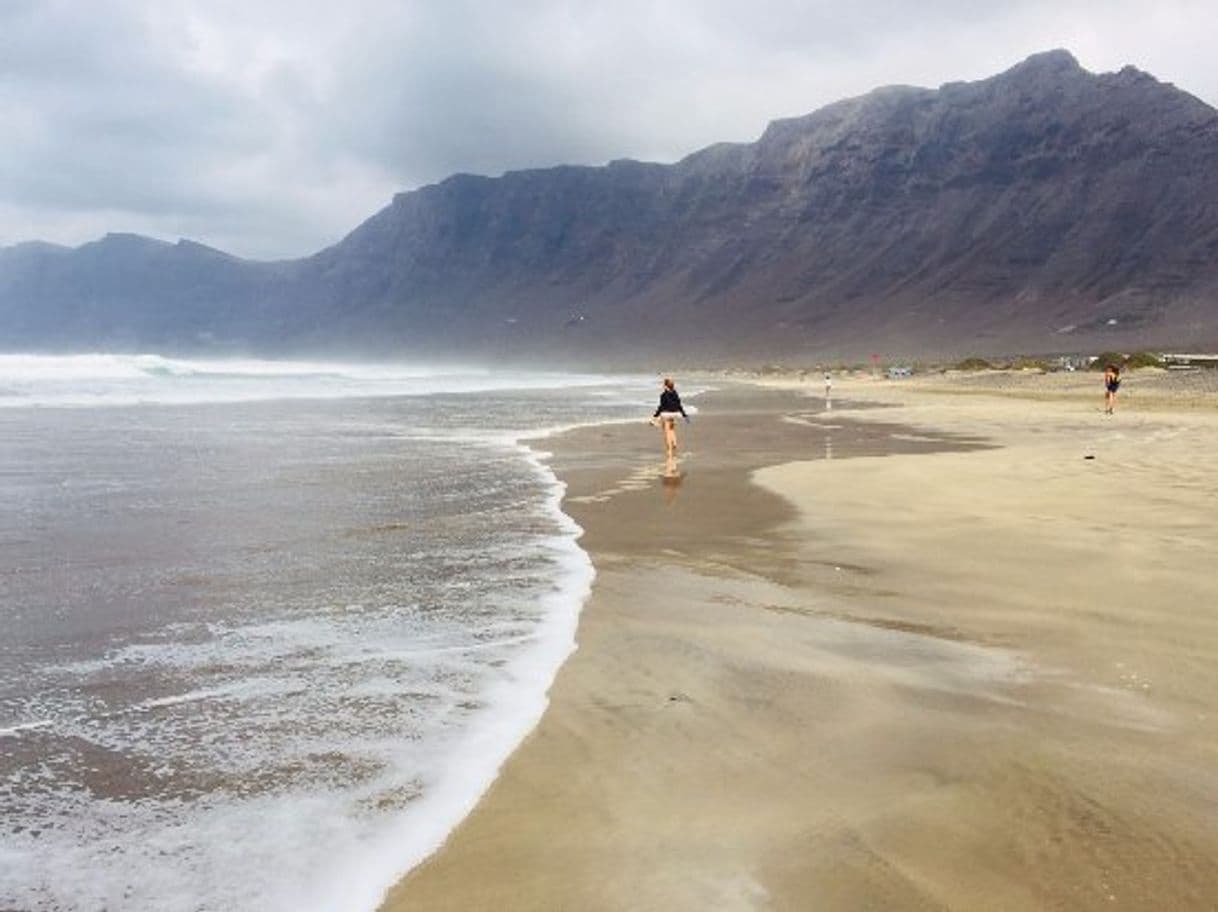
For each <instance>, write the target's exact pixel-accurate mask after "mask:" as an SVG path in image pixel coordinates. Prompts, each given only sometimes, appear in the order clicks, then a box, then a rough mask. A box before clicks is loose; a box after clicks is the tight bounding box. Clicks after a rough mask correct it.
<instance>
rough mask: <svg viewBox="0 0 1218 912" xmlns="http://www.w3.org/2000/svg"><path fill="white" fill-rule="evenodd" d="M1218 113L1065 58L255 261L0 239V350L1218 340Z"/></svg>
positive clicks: (433, 353)
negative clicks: (295, 255)
mask: <svg viewBox="0 0 1218 912" xmlns="http://www.w3.org/2000/svg"><path fill="white" fill-rule="evenodd" d="M1215 162H1218V111H1215V110H1214V109H1213V108H1211V107H1209V106H1208V105H1206V104H1205V103H1204V102H1202V101H1200V100H1198V99H1197V98H1195V97H1193V96H1192V95H1189V94H1188V93H1186V92H1184V91H1181V90H1179V89H1177V88H1175V87H1173V86H1171V85H1169V84H1166V83H1163V82H1160V81H1158V80H1156V79H1155V78H1154V77H1152V76H1150V75H1148V74H1146V73H1144V72H1142V71H1140V70H1138V69H1136V68H1134V67H1125V68H1124V69H1122V70H1120V71H1119V72H1115V73H1101V74H1094V73H1090V72H1088V71H1086V70H1085V69H1083V68H1082V67H1081V66H1080V65H1079V64H1078V62H1077V61H1076V60H1075V59H1074V57H1073V56H1071V55H1070V54H1069V53H1068V52H1066V51H1060V50H1058V51H1050V52H1047V53H1043V54H1037V55H1035V56H1033V57H1030V58H1028V59H1027V60H1025V61H1023V62H1022V63H1019V64H1018V65H1016V66H1014V67H1013V68H1011V69H1009V70H1007V71H1006V72H1004V73H1001V74H999V75H996V76H994V77H991V78H989V79H985V80H981V81H978V82H968V83H964V82H960V83H949V84H946V85H943V86H941V87H940V88H938V89H925V88H914V87H907V86H890V87H886V88H881V89H877V90H875V91H873V92H870V93H868V94H867V95H863V96H861V97H858V98H852V99H848V100H844V101H840V102H837V103H835V104H831V105H829V106H827V107H824V108H821V109H820V110H818V111H815V112H814V113H812V114H808V115H806V116H803V117H796V118H791V119H787V120H779V121H775V122H773V123H771V124H770V125H769V127H768V128H767V129H766V130H765V132H764V133H763V135H762V136H761V137H760V138H759V139H758V140H757V141H756V142H752V143H723V144H719V145H714V146H710V147H708V148H706V149H702V150H701V151H698V152H695V153H694V154H692V155H690V156H688V157H687V158H684V159H682V160H681V161H678V162H676V163H674V164H653V163H643V162H637V161H630V160H623V161H614V162H611V163H609V164H608V165H605V166H603V167H567V166H564V167H556V168H546V169H538V170H527V171H516V172H509V173H507V174H504V175H503V176H501V177H494V178H492V177H481V176H474V175H468V174H458V175H454V176H452V177H450V178H448V179H446V180H444V181H442V182H440V183H437V184H434V185H430V186H426V187H423V188H421V189H418V190H415V191H412V192H408V193H401V194H398V195H397V196H396V197H394V199H393V200H392V202H391V203H390V204H389V205H388V206H386V207H385V208H384V209H382V210H381V211H380V212H378V213H376V214H375V215H373V216H372V217H371V218H369V219H368V220H367V221H366V222H364V223H363V224H361V225H359V226H358V227H357V228H356V229H355V230H354V231H352V232H351V233H350V234H349V235H347V237H345V238H343V239H342V240H341V241H340V242H339V243H337V244H335V245H334V246H332V247H329V248H327V249H325V250H322V251H320V252H318V253H316V254H314V255H312V256H309V257H305V258H303V259H298V260H285V261H277V262H256V261H250V260H243V259H240V258H237V257H234V256H230V255H228V254H225V253H223V252H221V251H218V250H213V249H210V248H208V247H205V246H202V245H200V244H196V243H193V242H190V241H185V240H183V241H179V242H177V243H176V244H171V243H165V242H161V241H156V240H151V239H148V238H143V237H138V236H135V235H121V234H112V235H107V236H106V237H104V238H102V239H101V240H99V241H95V242H93V243H89V244H85V245H83V246H81V247H77V248H66V247H59V246H55V245H50V244H44V243H39V242H31V243H25V244H19V245H16V246H13V247H7V248H0V348H5V349H8V350H26V351H30V350H103V349H105V350H119V349H126V350H133V349H151V350H159V351H175V352H196V353H198V352H204V353H207V352H212V353H226V352H236V351H242V352H253V353H260V354H285V353H311V354H316V353H327V352H328V353H342V354H356V353H361V354H370V355H377V356H391V355H401V356H407V355H409V356H416V357H417V356H421V355H426V356H429V357H440V356H444V357H449V358H466V359H485V358H488V357H495V358H504V359H532V360H536V359H548V360H549V361H551V362H553V363H555V364H564V363H583V362H587V361H588V360H589V359H591V360H595V361H602V362H607V361H618V362H622V361H626V362H631V361H636V360H637V361H640V362H642V361H644V360H647V359H651V358H654V357H657V356H667V357H673V356H677V357H680V358H682V359H684V360H690V359H700V360H719V361H722V360H733V359H749V360H756V359H771V360H799V359H811V358H815V359H851V358H858V357H863V356H866V354H868V353H871V352H882V353H884V354H886V355H891V356H901V357H918V356H951V355H963V354H983V355H984V354H1000V353H1015V352H1026V353H1052V352H1067V351H1086V350H1098V349H1114V348H1115V349H1124V350H1132V349H1135V348H1147V347H1159V348H1162V347H1189V348H1195V347H1205V346H1209V347H1213V346H1215V345H1218V168H1215V167H1214V163H1215Z"/></svg>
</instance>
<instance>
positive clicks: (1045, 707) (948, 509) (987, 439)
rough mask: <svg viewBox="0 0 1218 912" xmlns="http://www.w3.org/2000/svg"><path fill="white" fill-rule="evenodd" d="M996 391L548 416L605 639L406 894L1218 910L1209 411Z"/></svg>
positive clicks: (597, 904)
mask: <svg viewBox="0 0 1218 912" xmlns="http://www.w3.org/2000/svg"><path fill="white" fill-rule="evenodd" d="M986 382H987V383H989V386H987V385H986V383H978V382H977V378H964V379H963V380H959V379H956V378H951V377H948V378H936V379H935V380H934V381H925V382H921V381H914V382H904V383H900V384H887V383H882V382H870V381H863V380H858V381H845V382H841V381H839V382H838V383H837V388H836V389H835V394H836V396H837V398H838V403H837V407H836V408H834V409H833V410H832V411H831V412H824V411H822V410H821V408H820V406H821V403H820V401H819V400H818V399H817V398H810V399H805V398H802V397H803V396H804V394H805V389H806V391H807V392H811V393H819V392H820V388H819V386H818V384H816V383H815V382H813V383H809V384H808V385H807V387H806V388H805V387H804V386H803V385H802V384H799V383H797V382H792V383H790V384H787V385H788V386H790V387H791V389H787V390H752V391H750V390H742V389H737V388H733V389H731V390H729V391H724V392H721V393H717V394H713V395H708V396H707V397H705V399H704V400H703V401H702V402H700V405H701V406H702V414H701V415H699V416H698V417H697V418H696V419H695V423H694V425H693V426H692V427H690V428H688V429H686V428H682V429H681V430H682V431H685V432H686V434H685V443H686V445H687V448H688V452H687V454H686V455H685V456H684V457H683V459H682V462H681V463H680V465H679V466H678V467H677V473H676V474H679V477H673V478H665V477H664V476H665V473H666V467H665V465H664V463H663V461H662V460H658V459H657V458H656V457H655V453H656V452H657V451H658V448H659V441H658V439H657V438H658V432H656V431H654V430H653V429H650V428H648V427H646V426H645V425H643V424H640V425H639V426H637V427H636V426H620V427H611V428H600V429H594V430H587V431H581V432H577V433H575V434H571V435H567V436H566V437H564V438H560V439H556V440H554V441H552V446H551V448H552V449H553V450H554V452H555V456H554V459H553V464H554V466H555V468H556V470H557V471H558V472H559V474H560V475H561V476H562V477H563V478H564V479H565V480H566V481H567V482H568V484H569V491H568V497H567V500H566V506H565V508H566V509H567V510H568V511H569V512H570V513H571V514H572V515H573V516H574V517H575V518H576V520H577V521H578V522H579V523H580V524H581V525H582V526H583V527H584V528H585V529H586V535H585V537H584V540H583V544H584V546H585V547H586V548H587V549H588V550H589V552H590V553H591V555H592V558H593V561H594V563H595V565H596V567H597V572H598V576H597V581H596V584H595V587H594V591H593V595H592V598H591V600H590V602H589V604H588V605H587V606H586V608H585V610H584V614H583V616H582V618H581V623H580V629H579V637H578V639H579V650H578V651H577V652H576V654H575V655H574V656H573V657H572V658H571V659H570V660H569V661H568V662H567V664H566V665H565V666H564V667H563V669H562V670H561V671H560V673H559V675H558V678H557V679H556V681H555V684H554V687H553V689H552V691H551V704H550V708H549V710H548V711H547V713H546V715H545V717H544V718H543V720H542V722H541V724H540V725H539V727H538V729H537V730H536V731H535V732H534V733H533V734H532V735H531V736H530V737H529V738H528V739H527V740H526V742H525V743H524V744H523V745H522V746H521V748H520V749H519V750H518V751H517V753H516V754H515V755H514V756H513V757H512V758H511V759H510V760H509V762H508V763H507V765H506V766H505V768H504V770H503V772H502V774H501V776H500V778H499V779H498V780H497V782H496V783H495V785H494V786H493V787H492V788H491V790H490V791H489V792H488V794H487V795H486V796H485V797H484V798H483V800H482V802H481V803H480V804H479V806H478V808H477V809H476V810H475V811H474V813H473V814H472V815H471V816H470V817H469V818H468V819H467V820H466V821H465V823H464V824H463V825H462V826H461V827H460V828H459V829H458V830H457V831H456V832H455V833H454V834H453V836H452V837H451V838H450V840H449V841H448V843H447V844H446V846H445V847H444V848H443V849H442V850H441V851H440V852H439V853H437V854H436V855H435V856H434V857H433V858H432V859H430V860H429V861H428V862H426V863H425V864H424V865H422V866H421V867H420V868H418V869H416V870H415V871H414V872H412V873H411V875H410V876H409V877H407V878H406V880H404V881H403V882H402V883H401V884H400V885H399V886H398V887H396V888H395V889H394V890H393V891H392V892H391V894H390V896H389V897H388V899H387V901H386V908H387V909H389V910H426V909H462V910H473V909H496V910H513V909H530V910H541V909H545V910H548V909H572V910H598V909H606V910H608V909H656V910H661V909H863V908H876V909H922V908H927V909H932V908H934V909H941V908H956V909H978V908H986V909H1099V908H1103V909H1160V908H1162V909H1168V908H1170V909H1212V908H1215V903H1216V902H1218V900H1216V899H1215V897H1218V671H1216V668H1218V663H1216V662H1215V658H1218V608H1215V606H1216V605H1218V574H1215V573H1214V572H1213V570H1212V561H1213V556H1214V555H1215V554H1216V553H1218V533H1216V532H1215V531H1214V527H1213V518H1214V516H1215V515H1218V493H1216V491H1218V485H1216V484H1215V483H1214V481H1213V479H1212V474H1213V467H1214V460H1213V455H1212V454H1213V453H1214V452H1215V447H1216V446H1218V408H1215V407H1214V403H1213V402H1212V401H1211V400H1209V399H1207V398H1206V395H1204V394H1203V393H1198V392H1196V391H1193V392H1189V391H1185V392H1184V393H1180V392H1179V391H1168V392H1167V393H1164V394H1163V395H1162V396H1161V397H1160V398H1161V399H1162V401H1159V400H1155V402H1154V403H1153V407H1152V406H1151V405H1150V404H1149V403H1150V399H1151V397H1150V396H1149V395H1147V396H1144V397H1143V399H1144V401H1145V402H1147V403H1148V405H1146V406H1145V407H1141V408H1140V407H1139V406H1138V404H1137V400H1138V396H1137V395H1131V396H1128V397H1123V401H1122V403H1121V411H1119V412H1118V414H1117V415H1116V416H1114V417H1113V418H1106V417H1105V416H1102V415H1101V414H1100V413H1099V409H1098V398H1097V397H1094V396H1088V395H1084V394H1085V389H1086V388H1085V387H1084V386H1083V385H1082V381H1078V380H1074V379H1070V378H1067V379H1065V380H1060V381H1053V380H1049V381H1047V385H1044V384H1041V381H1036V383H1035V384H1033V383H1032V381H1030V380H1029V381H1022V380H1021V379H1020V378H1015V381H1014V385H1012V384H1011V383H1008V382H1007V381H1005V380H1003V381H998V380H993V381H986ZM1021 382H1026V383H1028V384H1031V385H1032V387H1034V388H1025V387H1021V386H1020V385H1019V384H1020V383H1021ZM1054 382H1057V383H1058V384H1059V386H1058V387H1054V386H1053V385H1052V384H1053V383H1054ZM1173 382H1174V381H1173ZM1071 384H1077V385H1076V386H1074V385H1071ZM780 385H781V384H780ZM1130 387H1136V384H1130V383H1129V382H1128V381H1127V386H1126V387H1125V388H1123V390H1124V389H1128V388H1130ZM1173 397H1174V398H1173ZM1177 399H1183V400H1186V401H1184V402H1177V401H1175V400H1177ZM842 400H849V401H850V403H856V404H858V406H859V407H857V408H856V407H849V408H846V407H843V406H845V405H846V404H847V403H846V402H844V401H842ZM866 405H871V406H879V405H885V406H888V407H885V408H879V407H870V408H866V407H862V406H866ZM889 453H893V454H895V455H884V454H889ZM1088 455H1090V456H1094V457H1095V458H1094V459H1086V458H1084V457H1086V456H1088ZM826 457H828V458H826ZM669 474H674V473H672V472H669Z"/></svg>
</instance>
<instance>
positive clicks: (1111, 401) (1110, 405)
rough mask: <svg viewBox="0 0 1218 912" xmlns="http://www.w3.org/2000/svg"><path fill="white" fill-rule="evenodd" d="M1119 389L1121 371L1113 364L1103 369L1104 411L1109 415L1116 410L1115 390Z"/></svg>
mask: <svg viewBox="0 0 1218 912" xmlns="http://www.w3.org/2000/svg"><path fill="white" fill-rule="evenodd" d="M1120 388H1121V369H1120V368H1119V367H1117V366H1116V365H1115V364H1109V365H1108V366H1107V367H1105V368H1104V411H1105V412H1106V413H1107V414H1109V415H1111V414H1112V411H1113V409H1115V408H1116V396H1117V390H1119V389H1120Z"/></svg>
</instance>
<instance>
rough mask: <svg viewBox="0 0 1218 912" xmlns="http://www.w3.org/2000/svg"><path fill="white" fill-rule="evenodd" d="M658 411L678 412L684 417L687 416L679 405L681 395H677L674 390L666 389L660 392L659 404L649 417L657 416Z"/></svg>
mask: <svg viewBox="0 0 1218 912" xmlns="http://www.w3.org/2000/svg"><path fill="white" fill-rule="evenodd" d="M660 412H680V413H681V414H682V415H683V416H684V417H686V418H688V417H689V416H688V415H686V414H685V409H684V408H682V407H681V397H680V396H678V395H677V391H676V390H670V389H666V390H664V392H662V393H660V404H659V405H658V406H656V410H655V414H654V415H652V416H651V417H652V418H657V417H659V414H660Z"/></svg>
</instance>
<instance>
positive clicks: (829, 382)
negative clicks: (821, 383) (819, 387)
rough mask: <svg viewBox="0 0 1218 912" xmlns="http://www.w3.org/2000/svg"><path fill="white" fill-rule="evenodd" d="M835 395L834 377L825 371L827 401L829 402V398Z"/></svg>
mask: <svg viewBox="0 0 1218 912" xmlns="http://www.w3.org/2000/svg"><path fill="white" fill-rule="evenodd" d="M832 394H833V375H832V374H831V373H829V372H828V371H825V401H826V402H828V401H829V397H830V396H831V395H832Z"/></svg>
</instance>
